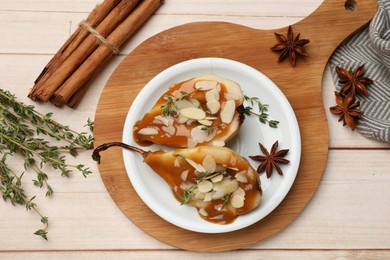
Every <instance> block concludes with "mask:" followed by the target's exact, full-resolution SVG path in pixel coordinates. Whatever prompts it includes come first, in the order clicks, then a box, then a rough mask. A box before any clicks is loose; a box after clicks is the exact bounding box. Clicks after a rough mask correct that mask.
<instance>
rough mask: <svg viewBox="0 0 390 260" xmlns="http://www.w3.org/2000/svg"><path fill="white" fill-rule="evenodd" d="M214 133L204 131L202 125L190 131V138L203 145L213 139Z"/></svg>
mask: <svg viewBox="0 0 390 260" xmlns="http://www.w3.org/2000/svg"><path fill="white" fill-rule="evenodd" d="M216 134H217V133H216V131H212V132H211V133H210V132H208V131H206V130H204V126H203V125H199V126H197V127H194V128H192V129H191V138H192V139H193V140H194V141H195V142H197V144H198V143H204V142H208V141H210V140H211V139H213V138H214V136H215V135H216Z"/></svg>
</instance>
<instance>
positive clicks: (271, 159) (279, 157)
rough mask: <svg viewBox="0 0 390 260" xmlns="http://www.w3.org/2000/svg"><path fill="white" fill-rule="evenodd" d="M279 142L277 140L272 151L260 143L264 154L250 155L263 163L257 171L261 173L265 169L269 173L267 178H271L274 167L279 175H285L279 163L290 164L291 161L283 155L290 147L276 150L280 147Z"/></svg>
mask: <svg viewBox="0 0 390 260" xmlns="http://www.w3.org/2000/svg"><path fill="white" fill-rule="evenodd" d="M278 145H279V142H278V141H276V142H275V143H274V144H273V145H272V147H271V151H270V152H268V151H267V149H266V148H265V147H264V146H263V145H262V144H261V143H259V146H260V150H261V151H262V152H263V154H264V156H263V155H255V156H249V158H251V159H252V160H255V161H259V162H261V164H260V165H259V167H258V168H257V172H258V173H261V172H262V171H264V170H265V172H266V173H267V178H270V177H271V175H272V172H273V169H275V170H276V171H277V172H278V173H279V175H283V172H282V169H280V167H279V165H278V163H281V164H288V163H289V162H290V161H289V160H287V159H284V158H283V157H284V156H286V154H287V153H288V151H289V150H288V149H284V150H280V151H276V149H277V148H278Z"/></svg>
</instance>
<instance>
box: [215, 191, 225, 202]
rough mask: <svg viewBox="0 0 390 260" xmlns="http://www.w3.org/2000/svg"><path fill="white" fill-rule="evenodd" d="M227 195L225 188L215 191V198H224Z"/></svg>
mask: <svg viewBox="0 0 390 260" xmlns="http://www.w3.org/2000/svg"><path fill="white" fill-rule="evenodd" d="M225 195H226V192H225V191H223V190H219V191H216V192H214V193H213V200H218V199H222V198H223V197H224V196H225Z"/></svg>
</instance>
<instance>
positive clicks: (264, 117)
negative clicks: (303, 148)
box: [244, 95, 279, 128]
mask: <svg viewBox="0 0 390 260" xmlns="http://www.w3.org/2000/svg"><path fill="white" fill-rule="evenodd" d="M244 100H245V101H248V102H250V104H251V105H250V106H246V107H244V114H245V115H247V116H250V115H254V116H257V117H258V118H259V121H260V122H261V123H263V124H267V123H268V125H269V126H270V127H272V128H277V127H278V124H279V121H276V120H270V119H268V116H269V114H268V104H263V103H261V102H260V100H259V98H258V97H249V96H247V95H244ZM254 105H257V107H258V113H256V112H253V106H254Z"/></svg>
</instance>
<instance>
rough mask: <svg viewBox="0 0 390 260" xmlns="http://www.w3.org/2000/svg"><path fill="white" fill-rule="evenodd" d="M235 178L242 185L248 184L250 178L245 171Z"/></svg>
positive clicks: (237, 174)
mask: <svg viewBox="0 0 390 260" xmlns="http://www.w3.org/2000/svg"><path fill="white" fill-rule="evenodd" d="M234 177H235V178H236V180H237V181H239V182H242V183H246V182H248V178H247V177H246V171H245V170H243V171H240V172H238V173H236V175H235V176H234Z"/></svg>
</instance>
